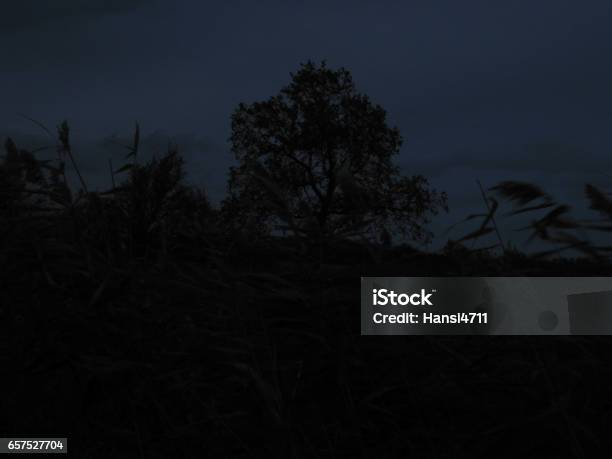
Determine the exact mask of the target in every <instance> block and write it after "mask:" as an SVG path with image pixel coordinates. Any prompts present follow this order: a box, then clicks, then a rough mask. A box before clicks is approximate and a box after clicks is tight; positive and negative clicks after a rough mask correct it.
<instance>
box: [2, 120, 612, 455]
mask: <svg viewBox="0 0 612 459" xmlns="http://www.w3.org/2000/svg"><path fill="white" fill-rule="evenodd" d="M139 139H140V131H139V129H138V128H136V130H135V133H134V137H133V142H132V144H131V145H127V146H126V151H127V153H126V158H125V161H126V162H125V164H123V165H118V167H117V168H116V169H114V170H113V169H111V170H112V173H111V177H112V183H113V186H112V187H111V188H110V189H109V190H106V191H102V192H96V191H92V190H91V189H89V187H87V184H86V183H85V182H84V180H81V179H79V180H78V181H77V186H78V188H77V189H76V190H74V189H71V187H70V186H69V183H70V181H69V180H68V179H67V177H66V168H65V162H66V161H69V162H71V163H72V165H73V168H76V169H78V163H79V161H78V159H79V158H78V157H77V155H76V154H75V152H74V151H73V149H72V147H71V145H72V143H71V139H70V130H69V128H68V125H67V124H62V125H60V128H59V131H58V144H57V146H58V149H57V151H58V157H57V159H55V160H53V161H42V160H39V159H37V158H36V152H32V151H27V150H25V149H23V148H21V147H20V146H18V145H16V144H15V143H14V142H13V141H11V140H9V141H7V142H6V145H5V147H6V155H5V158H4V161H3V162H2V163H1V165H0V241H1V245H0V305H1V306H0V315H1V318H2V320H1V321H0V326H1V327H3V328H2V334H0V340H1V343H2V346H1V347H0V357H2V359H3V361H2V363H3V364H2V365H0V378H1V380H2V381H3V383H4V384H3V385H4V388H3V394H4V396H3V397H2V400H1V401H0V404H1V406H0V409H1V412H2V413H3V416H1V417H0V430H2V431H3V432H4V435H5V436H11V435H15V436H23V435H24V433H27V434H32V435H41V434H44V435H47V436H51V435H57V436H66V435H68V436H69V437H70V448H71V450H72V454H74V455H75V456H77V457H84V458H85V457H91V458H97V457H105V458H106V457H117V458H123V457H126V458H127V457H137V458H144V457H147V458H168V457H176V458H182V457H183V458H190V457H202V456H209V457H264V456H265V457H295V458H301V457H313V458H336V457H398V456H402V455H415V456H436V455H446V456H452V457H458V456H459V455H460V454H462V453H464V452H465V451H466V450H467V448H470V449H476V450H477V451H476V452H475V454H476V453H478V454H485V452H487V451H489V452H490V451H492V450H494V449H495V448H498V446H499V441H500V439H501V438H503V437H504V436H505V435H506V434H508V433H512V434H513V435H515V436H517V437H523V436H530V435H532V430H533V429H532V427H531V424H530V422H531V421H537V422H538V423H539V425H540V424H541V425H542V426H543V427H542V429H541V431H540V436H541V438H542V440H541V443H542V444H544V443H546V445H547V446H546V447H547V448H548V449H547V450H546V452H547V453H551V454H552V453H554V452H563V451H567V450H571V451H577V452H581V451H582V452H584V451H588V449H586V450H585V446H584V444H585V443H586V441H587V440H589V441H591V442H592V438H593V437H595V438H596V437H597V436H598V435H599V434H601V433H603V432H604V431H605V426H606V424H605V423H604V420H605V419H604V417H603V416H599V415H594V416H595V418H596V419H595V420H596V421H598V422H600V423H599V424H595V426H594V427H592V428H591V430H590V431H589V430H587V429H585V426H586V425H587V420H586V418H587V417H588V416H587V415H588V413H589V411H588V409H587V408H588V407H589V406H590V405H588V403H587V402H585V403H584V404H583V405H580V406H586V408H585V410H583V411H578V414H577V415H575V416H574V415H571V413H570V412H569V411H568V410H567V409H566V408H567V407H566V404H567V403H569V402H568V397H571V396H572V392H571V390H573V389H572V387H575V385H576V384H578V385H582V386H583V387H584V389H585V394H586V395H585V397H587V396H591V397H593V399H597V398H598V397H601V398H603V396H604V394H603V391H602V390H601V388H600V387H599V386H596V385H589V384H590V383H589V380H588V379H587V377H588V376H593V377H597V378H605V377H608V376H610V374H609V373H610V370H609V369H610V368H612V367H611V366H610V365H603V364H602V362H603V363H605V362H608V360H607V359H609V357H608V356H607V353H605V352H603V351H601V352H600V350H599V349H600V348H598V347H596V346H589V345H588V344H589V343H578V344H576V343H575V342H569V341H567V342H563V341H561V342H555V343H554V346H552V345H551V346H547V345H545V344H544V343H537V342H534V341H520V340H512V339H508V340H504V341H502V340H497V342H495V343H490V344H487V345H486V346H485V345H483V343H482V342H480V341H474V340H469V339H464V338H462V339H455V338H440V339H436V340H426V339H418V340H417V339H413V338H410V337H396V338H397V339H393V340H385V339H380V340H369V339H365V338H366V337H361V336H359V331H358V330H359V324H358V321H359V314H358V313H356V311H357V309H358V306H357V305H358V304H359V303H358V302H359V288H358V285H359V283H358V278H359V277H360V276H363V275H397V274H398V273H401V274H402V275H457V274H463V275H475V274H480V275H487V274H489V275H491V274H492V275H496V274H497V275H501V274H506V275H509V274H510V275H511V274H512V273H533V272H534V271H538V270H539V272H545V273H548V274H551V273H553V272H555V270H556V272H559V273H565V274H567V273H576V272H581V273H588V272H589V270H591V272H594V273H598V274H600V273H601V272H602V270H601V265H599V264H594V263H592V262H589V261H587V260H583V261H581V262H569V261H568V262H567V263H566V264H564V263H563V262H561V261H559V262H557V263H551V262H545V261H543V260H537V261H536V260H534V259H533V258H531V257H527V256H525V255H523V254H520V253H519V252H516V251H513V250H510V249H509V250H507V251H506V256H505V257H503V258H502V259H500V258H499V257H494V256H492V255H490V254H489V253H487V252H486V251H474V250H469V249H466V248H465V247H463V246H462V243H459V244H455V245H454V246H453V247H451V248H449V250H447V252H445V253H441V254H426V253H421V252H418V251H416V250H414V249H411V248H409V247H396V248H393V247H384V246H381V247H372V246H368V247H364V246H363V245H361V244H359V243H356V242H355V241H342V242H338V241H336V242H334V243H331V242H330V243H328V244H326V245H325V246H324V248H323V249H324V252H323V255H321V253H320V252H319V251H318V249H320V248H321V246H320V245H319V246H318V247H317V251H315V252H314V253H311V252H309V247H308V245H304V244H302V241H301V240H300V241H296V240H295V239H293V238H280V237H271V236H268V237H264V236H262V235H261V234H257V233H256V234H251V233H249V231H248V228H246V229H245V228H241V227H240V225H238V224H236V222H231V221H230V222H228V220H227V214H224V212H223V210H218V209H215V208H213V207H212V206H211V205H210V204H209V202H208V200H207V199H206V195H205V193H204V191H203V190H198V189H194V188H190V187H187V186H185V185H184V183H183V181H182V176H183V163H182V160H181V157H180V154H179V152H178V150H177V149H175V148H171V149H169V150H168V151H166V152H164V154H163V155H161V156H160V157H158V158H154V159H152V160H150V161H148V162H145V163H141V161H140V160H139V148H140V140H139ZM495 191H497V192H499V193H501V194H502V195H503V196H506V197H508V198H511V199H514V200H517V202H518V204H519V205H520V207H519V208H518V209H517V210H516V211H515V212H516V213H520V212H532V211H533V212H536V211H538V210H539V211H546V212H547V214H546V215H544V216H543V217H540V218H538V220H536V222H539V223H538V224H537V225H535V226H534V228H539V230H538V231H539V232H537V233H536V235H540V234H547V235H549V236H550V234H551V233H553V234H554V235H555V236H554V238H556V239H554V241H555V242H557V239H558V238H559V236H558V235H557V231H565V230H567V229H571V226H570V227H568V225H569V223H568V222H572V220H569V219H568V218H567V212H566V211H565V210H564V209H565V208H564V207H560V205H559V204H557V203H555V202H554V201H553V200H552V198H550V197H549V196H548V195H546V194H545V193H544V192H543V191H542V190H539V189H537V188H534V187H529V186H526V185H524V184H502V185H500V187H499V188H497V189H496V190H495ZM587 195H588V197H589V199H590V200H591V203H592V206H593V208H594V209H595V210H597V211H598V212H599V213H601V214H602V216H603V220H602V221H601V222H599V221H597V222H581V224H582V225H592V226H593V229H594V230H597V231H600V230H607V225H608V219H609V218H610V213H609V210H610V209H611V208H612V206H610V205H609V200H608V198H607V196H605V195H602V194H601V192H599V191H598V190H596V189H594V188H588V191H587ZM485 199H489V198H488V197H485ZM487 202H488V204H489V205H488V206H487V211H486V212H484V213H483V214H482V215H481V216H480V217H479V218H482V219H483V221H484V222H485V223H484V225H481V226H480V229H481V230H485V229H487V228H490V227H491V225H492V222H493V218H492V216H493V213H494V212H496V209H497V206H496V205H494V204H493V201H491V200H489V201H487ZM529 207H532V208H533V210H530V209H529ZM604 228H605V229H604ZM553 230H554V231H553ZM538 237H540V236H538ZM471 239H474V240H478V236H475V237H473V238H465V239H464V240H463V242H465V241H469V240H471ZM564 242H565V241H564ZM580 247H582V248H583V249H584V248H585V247H586V246H580ZM590 249H593V250H597V251H598V253H604V251H603V249H601V248H593V247H590ZM356 308H357V309H356ZM596 344H597V343H596ZM502 357H503V358H502ZM608 363H609V362H608ZM525 381H528V382H529V383H528V384H527V383H525ZM508 394H509V395H511V396H513V397H515V398H517V399H518V400H519V401H518V402H517V401H515V400H510V398H504V397H499V396H500V395H508ZM571 402H572V403H581V402H579V401H578V402H576V401H575V400H573V399H572V400H571ZM534 403H537V404H541V405H542V409H541V410H540V414H538V415H537V416H536V417H534V418H533V419H531V418H530V419H527V420H526V418H525V416H524V412H525V409H526V408H527V407H528V406H530V404H534ZM450 413H453V414H454V416H450V415H449V414H450ZM585 413H586V414H585ZM597 416H599V417H597ZM541 419H544V420H545V421H546V422H540V420H541ZM434 425H436V426H437V427H436V428H435V429H434V428H432V426H434ZM558 432H561V433H562V434H563V435H561V437H560V438H561V439H560V440H557V442H558V443H555V444H552V446H551V442H549V441H548V440H550V438H559V436H554V435H553V434H556V433H558ZM442 438H444V439H445V440H447V441H446V442H442V441H440V440H441V439H442ZM474 438H476V439H477V441H476V442H475V441H474V440H473V439H474ZM448 440H450V443H449V441H448ZM536 440H537V438H536ZM544 440H547V441H546V442H545V441H544ZM536 443H537V442H536ZM449 444H450V446H446V445H449ZM591 444H592V445H594V446H597V445H596V444H595V443H593V442H592V443H591ZM522 445H523V442H514V443H513V444H512V445H511V446H509V447H508V449H507V452H508V454H510V453H512V454H520V453H521V448H522V447H523V446H522ZM478 451H480V452H478ZM523 452H524V451H523Z"/></svg>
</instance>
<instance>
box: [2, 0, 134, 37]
mask: <svg viewBox="0 0 612 459" xmlns="http://www.w3.org/2000/svg"><path fill="white" fill-rule="evenodd" d="M145 4H146V0H61V1H48V0H21V1H19V2H11V3H7V4H6V5H3V8H2V15H0V34H9V33H13V32H15V31H17V30H22V29H24V28H30V27H35V26H38V25H43V24H46V23H50V22H54V21H57V20H60V19H66V18H70V19H74V18H82V17H100V16H105V15H110V14H121V13H125V12H128V11H131V10H133V9H136V8H139V7H141V6H143V5H145Z"/></svg>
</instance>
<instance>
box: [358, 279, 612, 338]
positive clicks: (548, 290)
mask: <svg viewBox="0 0 612 459" xmlns="http://www.w3.org/2000/svg"><path fill="white" fill-rule="evenodd" d="M361 334H362V335H612V277H362V278H361Z"/></svg>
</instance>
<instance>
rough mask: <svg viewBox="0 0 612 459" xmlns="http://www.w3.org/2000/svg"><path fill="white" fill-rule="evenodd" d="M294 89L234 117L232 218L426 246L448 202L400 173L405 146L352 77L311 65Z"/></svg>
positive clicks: (294, 77) (425, 184) (307, 232)
mask: <svg viewBox="0 0 612 459" xmlns="http://www.w3.org/2000/svg"><path fill="white" fill-rule="evenodd" d="M291 76H292V81H291V83H290V84H289V85H288V86H286V87H284V88H283V89H282V90H281V91H280V93H279V94H278V95H276V96H273V97H271V98H270V99H268V100H267V101H264V102H256V103H253V104H251V105H246V104H240V105H239V106H238V107H237V109H236V110H235V112H234V114H233V116H232V135H231V141H232V151H233V152H234V154H235V155H236V158H237V160H238V166H237V167H233V168H232V169H231V171H230V179H229V191H230V195H229V198H228V199H227V200H226V201H225V207H226V209H231V211H232V212H233V214H234V215H235V216H236V217H237V218H238V221H239V223H240V224H241V225H255V226H257V227H259V228H264V229H266V230H270V229H279V228H282V229H289V230H291V231H293V232H294V233H296V234H299V235H308V236H311V237H312V236H318V237H320V236H323V237H328V236H340V237H350V236H354V235H358V234H368V235H370V236H372V235H376V236H378V235H380V234H384V233H385V231H392V232H399V233H401V234H403V235H404V236H408V237H410V238H411V239H414V240H419V241H424V240H428V239H429V238H430V237H431V234H430V233H429V232H428V231H427V230H426V229H425V228H424V225H425V224H426V223H427V222H428V217H429V216H430V215H432V214H435V213H437V211H438V210H439V209H440V208H446V195H445V194H444V193H438V192H436V191H435V190H433V189H431V188H430V187H429V184H428V182H427V180H426V179H425V178H424V177H422V176H420V175H415V176H411V177H407V176H402V175H401V174H400V171H399V168H398V167H397V166H396V165H394V164H393V162H392V157H393V155H395V154H397V153H398V151H399V149H400V146H401V143H402V139H401V136H400V133H399V131H398V129H397V128H391V127H389V126H388V125H387V120H386V112H385V110H384V109H383V108H382V107H380V106H379V105H375V104H373V103H372V102H371V101H370V99H369V98H368V97H367V96H366V95H364V94H360V93H359V92H357V90H356V89H355V85H354V83H353V79H352V77H351V74H350V72H349V71H348V70H346V69H344V68H341V69H339V70H332V69H330V68H328V67H327V66H326V64H325V62H323V63H322V64H321V65H320V66H319V65H315V64H313V63H312V62H307V63H306V64H302V66H301V68H300V69H299V71H298V72H297V73H295V74H291Z"/></svg>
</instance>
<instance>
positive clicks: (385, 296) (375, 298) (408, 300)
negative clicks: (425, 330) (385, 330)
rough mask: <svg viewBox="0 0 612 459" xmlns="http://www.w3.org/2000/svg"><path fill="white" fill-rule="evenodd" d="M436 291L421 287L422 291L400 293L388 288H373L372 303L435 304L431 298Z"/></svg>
mask: <svg viewBox="0 0 612 459" xmlns="http://www.w3.org/2000/svg"><path fill="white" fill-rule="evenodd" d="M434 293H436V291H435V290H432V291H431V293H425V289H424V288H422V289H421V293H410V294H409V293H400V294H397V293H395V292H394V291H393V290H387V289H386V288H381V289H380V290H378V289H373V290H372V304H373V305H374V306H386V305H387V304H391V305H393V306H398V305H400V306H406V305H407V304H411V305H413V306H433V303H432V302H431V301H430V300H429V298H430V297H431V296H432V295H433V294H434Z"/></svg>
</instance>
